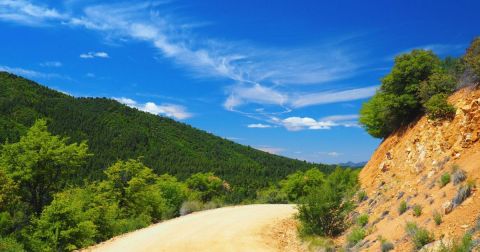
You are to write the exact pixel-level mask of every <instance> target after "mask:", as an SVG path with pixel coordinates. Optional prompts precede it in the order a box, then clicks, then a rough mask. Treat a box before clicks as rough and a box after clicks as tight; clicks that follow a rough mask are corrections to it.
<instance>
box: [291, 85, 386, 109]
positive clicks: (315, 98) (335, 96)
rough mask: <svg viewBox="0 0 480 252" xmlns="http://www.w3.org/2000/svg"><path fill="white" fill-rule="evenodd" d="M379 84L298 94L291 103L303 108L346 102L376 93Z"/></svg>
mask: <svg viewBox="0 0 480 252" xmlns="http://www.w3.org/2000/svg"><path fill="white" fill-rule="evenodd" d="M377 89H378V86H370V87H364V88H356V89H349V90H342V91H327V92H320V93H313V94H303V95H297V96H296V97H294V98H292V101H291V104H292V106H293V107H294V108H301V107H306V106H312V105H320V104H329V103H337V102H346V101H353V100H359V99H365V98H368V97H371V96H373V95H374V94H375V92H376V90H377Z"/></svg>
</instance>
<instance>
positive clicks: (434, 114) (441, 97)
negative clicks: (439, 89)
mask: <svg viewBox="0 0 480 252" xmlns="http://www.w3.org/2000/svg"><path fill="white" fill-rule="evenodd" d="M447 98H448V95H447V94H436V95H433V96H432V97H431V98H430V99H429V100H428V101H427V102H426V103H425V105H424V106H425V111H426V113H427V116H428V118H430V119H433V120H440V119H447V118H452V117H453V116H455V107H454V106H453V105H451V104H449V103H448V101H447Z"/></svg>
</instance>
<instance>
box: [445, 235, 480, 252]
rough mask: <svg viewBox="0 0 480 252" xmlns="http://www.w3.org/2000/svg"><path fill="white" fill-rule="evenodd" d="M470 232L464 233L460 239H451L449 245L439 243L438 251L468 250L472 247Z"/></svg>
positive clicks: (464, 251)
mask: <svg viewBox="0 0 480 252" xmlns="http://www.w3.org/2000/svg"><path fill="white" fill-rule="evenodd" d="M473 245H474V244H473V240H472V234H471V233H466V234H465V235H463V237H462V239H461V240H460V241H459V240H458V239H453V240H452V242H451V243H450V244H449V245H445V244H443V243H442V244H441V247H440V249H439V251H440V252H470V251H472V248H473Z"/></svg>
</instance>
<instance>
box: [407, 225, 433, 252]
mask: <svg viewBox="0 0 480 252" xmlns="http://www.w3.org/2000/svg"><path fill="white" fill-rule="evenodd" d="M405 231H406V232H407V234H408V236H410V238H411V239H412V241H413V244H415V248H417V249H420V248H422V247H423V246H425V245H427V244H429V243H431V242H433V241H434V240H435V238H434V236H433V234H432V233H430V232H429V231H428V230H426V229H424V228H419V227H418V226H417V224H416V223H414V222H407V225H406V227H405Z"/></svg>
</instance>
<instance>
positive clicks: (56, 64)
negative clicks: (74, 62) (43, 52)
mask: <svg viewBox="0 0 480 252" xmlns="http://www.w3.org/2000/svg"><path fill="white" fill-rule="evenodd" d="M40 66H42V67H61V66H63V64H62V62H60V61H45V62H42V63H40Z"/></svg>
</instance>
